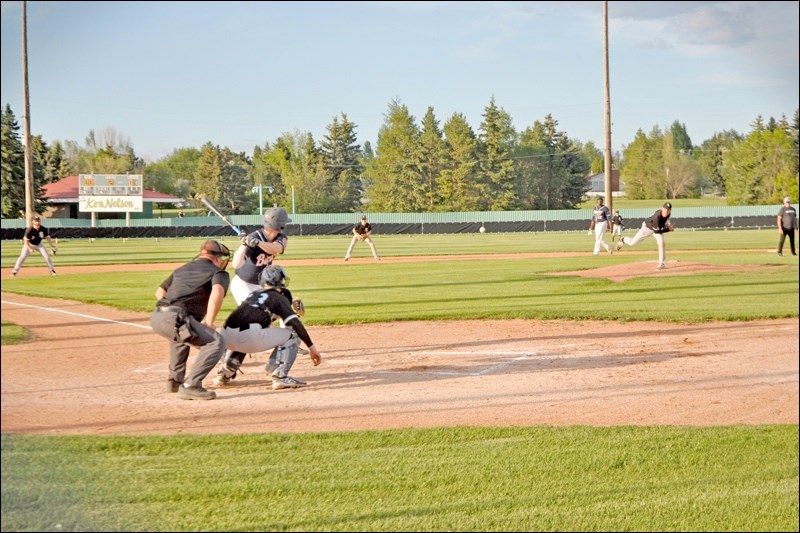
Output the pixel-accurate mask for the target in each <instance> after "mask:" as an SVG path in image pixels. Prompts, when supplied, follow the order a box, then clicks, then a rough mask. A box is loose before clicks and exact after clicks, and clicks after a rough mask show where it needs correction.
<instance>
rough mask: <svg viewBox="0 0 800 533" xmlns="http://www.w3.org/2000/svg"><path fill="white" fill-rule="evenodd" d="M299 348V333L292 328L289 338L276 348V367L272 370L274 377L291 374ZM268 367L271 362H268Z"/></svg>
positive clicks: (283, 376)
mask: <svg viewBox="0 0 800 533" xmlns="http://www.w3.org/2000/svg"><path fill="white" fill-rule="evenodd" d="M297 348H298V345H297V334H296V333H295V332H294V330H292V336H291V337H289V340H288V341H286V342H285V343H284V344H282V345H280V346H278V347H277V348H276V349H275V363H276V367H275V369H274V370H273V371H272V377H273V378H285V377H286V376H288V375H289V370H291V369H292V365H294V361H295V359H297ZM270 360H271V359H270ZM267 368H269V363H267Z"/></svg>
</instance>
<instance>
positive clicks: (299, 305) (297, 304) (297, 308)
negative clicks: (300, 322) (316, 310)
mask: <svg viewBox="0 0 800 533" xmlns="http://www.w3.org/2000/svg"><path fill="white" fill-rule="evenodd" d="M292 310H293V311H294V312H295V313H297V316H301V317H302V316H306V306H305V304H304V303H303V300H301V299H300V298H295V299H293V300H292Z"/></svg>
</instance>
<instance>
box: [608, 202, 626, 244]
mask: <svg viewBox="0 0 800 533" xmlns="http://www.w3.org/2000/svg"><path fill="white" fill-rule="evenodd" d="M611 225H612V226H613V228H612V230H611V242H614V235H618V236H620V237H622V232H623V230H624V229H625V221H624V220H623V219H622V215H620V214H619V209H615V210H614V216H613V217H611Z"/></svg>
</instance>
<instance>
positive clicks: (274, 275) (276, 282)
mask: <svg viewBox="0 0 800 533" xmlns="http://www.w3.org/2000/svg"><path fill="white" fill-rule="evenodd" d="M258 283H259V284H260V285H261V286H262V287H266V286H270V287H275V288H278V289H283V288H285V287H286V286H287V285H288V284H289V278H288V276H286V272H284V271H283V268H282V267H279V266H278V265H270V266H268V267H267V268H265V269H264V270H262V271H261V274H259V276H258Z"/></svg>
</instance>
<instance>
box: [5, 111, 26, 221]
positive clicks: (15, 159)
mask: <svg viewBox="0 0 800 533" xmlns="http://www.w3.org/2000/svg"><path fill="white" fill-rule="evenodd" d="M1 145H2V173H1V174H0V188H1V192H2V216H3V217H4V218H18V217H24V216H25V149H24V147H23V145H22V141H21V140H20V135H19V124H18V123H17V118H16V116H14V112H13V111H12V110H11V106H10V105H8V104H6V106H5V108H4V109H3V117H2V143H1Z"/></svg>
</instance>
